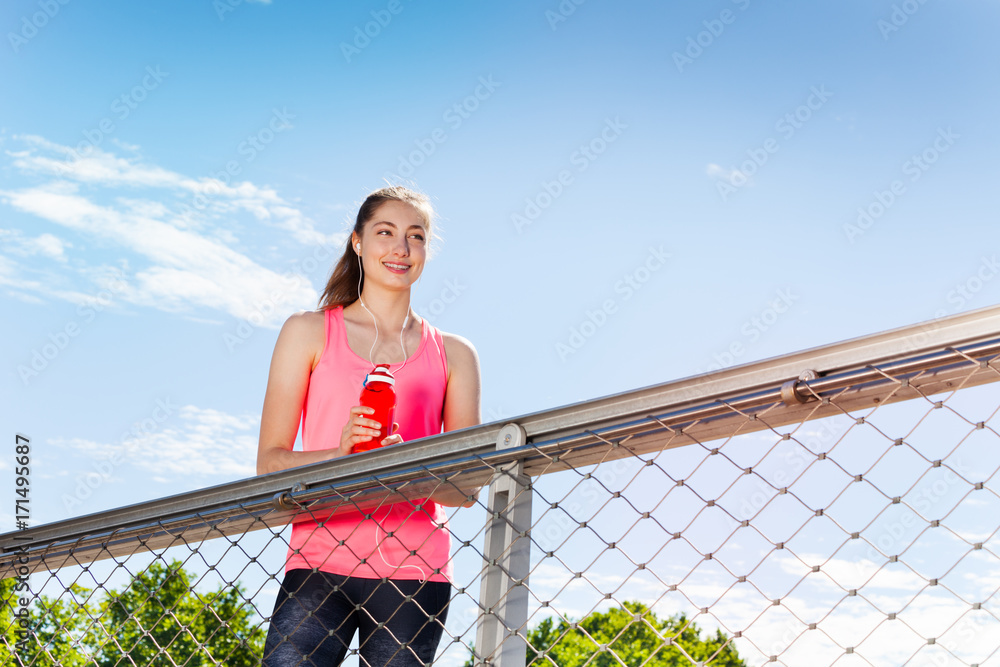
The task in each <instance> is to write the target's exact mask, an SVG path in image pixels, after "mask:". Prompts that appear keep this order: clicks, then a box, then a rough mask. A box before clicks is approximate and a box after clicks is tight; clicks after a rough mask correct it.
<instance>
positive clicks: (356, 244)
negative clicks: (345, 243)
mask: <svg viewBox="0 0 1000 667" xmlns="http://www.w3.org/2000/svg"><path fill="white" fill-rule="evenodd" d="M354 249H355V250H357V251H358V252H361V244H360V243H355V244H354Z"/></svg>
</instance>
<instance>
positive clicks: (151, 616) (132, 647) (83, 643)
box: [0, 561, 264, 667]
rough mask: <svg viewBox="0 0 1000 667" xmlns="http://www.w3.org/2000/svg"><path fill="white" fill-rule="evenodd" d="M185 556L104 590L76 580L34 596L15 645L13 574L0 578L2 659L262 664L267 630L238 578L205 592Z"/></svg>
mask: <svg viewBox="0 0 1000 667" xmlns="http://www.w3.org/2000/svg"><path fill="white" fill-rule="evenodd" d="M182 566H183V564H182V563H181V562H180V561H173V562H171V563H170V564H168V565H165V564H162V563H159V562H154V563H153V564H152V565H150V566H149V567H148V568H146V569H145V570H143V571H142V572H140V573H139V574H137V575H135V576H134V577H133V578H132V581H131V582H130V583H129V584H128V585H127V586H125V587H124V588H123V589H122V590H120V591H119V590H111V591H108V592H107V593H106V594H105V595H104V596H103V597H100V598H99V599H98V596H97V595H96V594H95V592H94V591H93V590H92V589H89V588H85V587H83V586H79V585H76V584H74V585H73V586H71V587H70V588H69V589H67V591H65V592H64V593H63V594H62V595H61V596H60V597H59V598H56V599H53V598H49V597H47V596H44V595H43V596H40V597H38V598H37V599H35V600H33V602H32V605H31V608H30V616H29V619H30V620H29V623H30V626H31V638H30V641H29V642H27V646H26V647H24V646H23V645H22V648H19V649H15V647H16V643H17V638H16V624H15V622H14V621H15V620H16V619H14V617H13V613H14V609H15V608H16V606H17V601H16V598H17V594H15V593H14V592H13V587H14V580H12V579H8V580H5V581H3V582H2V583H0V595H2V598H3V608H2V609H0V624H2V631H0V636H2V639H3V642H2V646H0V660H2V661H3V664H10V665H15V664H25V665H31V666H32V667H36V666H37V667H42V666H45V667H48V666H49V665H65V666H66V667H78V666H79V667H83V666H84V665H91V666H94V665H96V666H97V667H117V666H119V665H122V666H124V665H150V666H156V665H171V666H172V665H185V666H186V667H200V666H201V665H218V664H224V665H233V666H237V667H242V666H244V665H245V666H247V667H249V666H251V665H258V664H259V663H260V656H261V654H262V653H263V647H264V631H263V630H262V629H261V628H260V627H259V626H258V625H257V624H256V623H254V620H253V618H252V614H253V608H252V606H251V605H250V604H249V603H247V602H245V601H244V590H243V587H242V586H241V585H239V584H235V585H233V586H229V587H225V586H220V587H219V588H218V589H217V590H215V591H211V592H209V593H207V594H201V593H198V592H197V591H195V590H194V584H195V581H194V577H193V576H192V575H191V573H189V572H187V571H186V570H184V568H183V567H182Z"/></svg>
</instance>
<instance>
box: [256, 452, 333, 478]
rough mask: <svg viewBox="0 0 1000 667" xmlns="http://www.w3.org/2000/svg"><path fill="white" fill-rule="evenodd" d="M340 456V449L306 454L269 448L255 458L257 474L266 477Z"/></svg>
mask: <svg viewBox="0 0 1000 667" xmlns="http://www.w3.org/2000/svg"><path fill="white" fill-rule="evenodd" d="M340 455H341V452H340V448H339V447H335V448H333V449H316V450H311V451H308V452H303V451H293V450H290V449H285V448H284V447H269V448H267V449H265V450H263V451H262V452H261V454H260V455H259V456H258V457H257V474H258V475H267V474H269V473H272V472H278V471H280V470H288V469H289V468H297V467H299V466H304V465H309V464H310V463H318V462H320V461H328V460H330V459H333V458H337V457H338V456H340Z"/></svg>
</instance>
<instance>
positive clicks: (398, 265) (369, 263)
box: [351, 201, 430, 289]
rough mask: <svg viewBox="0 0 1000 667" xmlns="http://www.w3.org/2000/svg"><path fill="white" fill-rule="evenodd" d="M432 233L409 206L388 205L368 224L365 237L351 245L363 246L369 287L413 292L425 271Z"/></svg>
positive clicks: (356, 236) (363, 260) (418, 214)
mask: <svg viewBox="0 0 1000 667" xmlns="http://www.w3.org/2000/svg"><path fill="white" fill-rule="evenodd" d="M429 232H430V230H429V229H428V228H427V222H426V221H425V220H424V217H423V216H422V215H421V214H420V212H419V211H418V210H417V209H416V208H414V207H413V206H411V205H410V204H407V203H405V202H401V201H387V202H385V203H384V204H382V205H381V206H379V207H378V208H377V209H375V213H374V215H372V217H371V218H370V219H369V220H368V221H367V222H366V223H365V225H364V227H363V228H362V230H361V236H360V237H358V235H357V234H356V233H355V234H354V235H353V239H352V241H351V244H352V245H353V246H354V247H355V248H356V247H357V244H358V243H360V244H361V259H362V265H363V266H364V272H365V287H368V285H369V281H370V282H371V284H372V286H374V285H379V286H382V287H385V288H388V289H401V288H409V287H410V286H411V285H412V284H413V283H414V282H416V280H417V278H419V277H420V274H421V272H422V271H423V270H424V261H425V260H426V258H427V240H428V236H429Z"/></svg>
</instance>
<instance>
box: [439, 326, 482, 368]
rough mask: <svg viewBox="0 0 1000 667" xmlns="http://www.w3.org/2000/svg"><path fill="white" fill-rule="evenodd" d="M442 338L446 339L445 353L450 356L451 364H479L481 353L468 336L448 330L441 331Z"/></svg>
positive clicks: (469, 365) (467, 365) (468, 365)
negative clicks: (464, 336)
mask: <svg viewBox="0 0 1000 667" xmlns="http://www.w3.org/2000/svg"><path fill="white" fill-rule="evenodd" d="M441 338H442V339H443V340H444V353H445V354H446V355H447V356H448V365H449V366H452V365H454V364H459V365H461V366H466V367H473V368H474V367H477V366H479V353H478V352H476V348H475V346H474V345H473V344H472V343H471V342H469V340H468V339H467V338H463V337H462V336H459V335H458V334H451V333H448V332H446V331H442V332H441Z"/></svg>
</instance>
